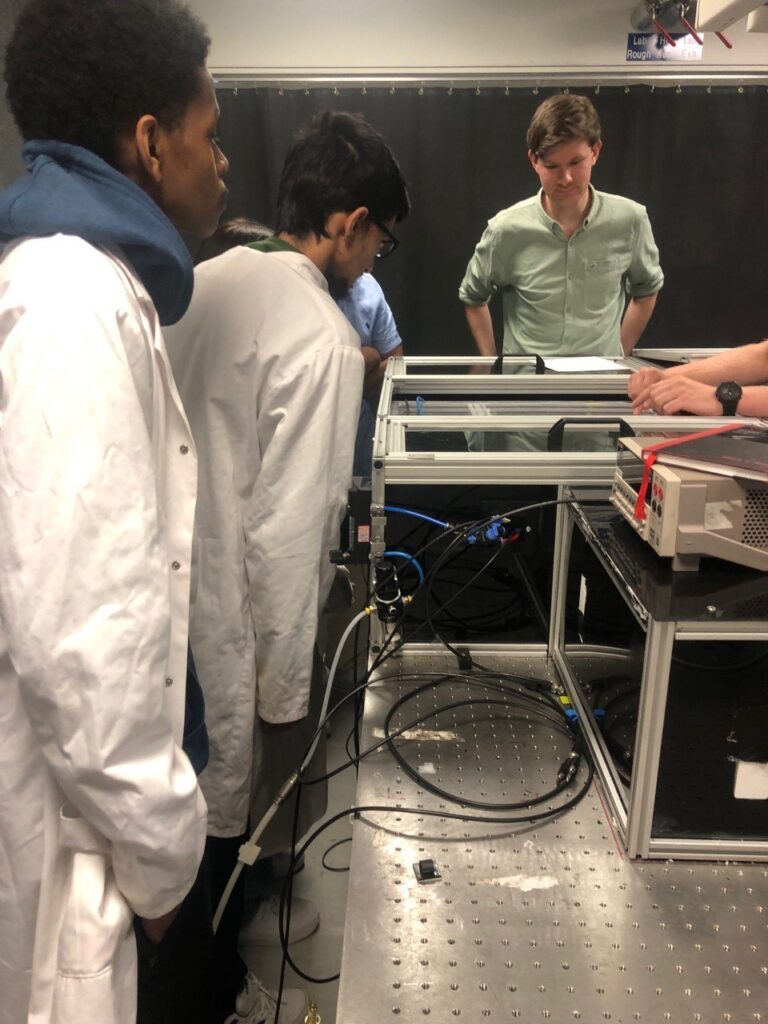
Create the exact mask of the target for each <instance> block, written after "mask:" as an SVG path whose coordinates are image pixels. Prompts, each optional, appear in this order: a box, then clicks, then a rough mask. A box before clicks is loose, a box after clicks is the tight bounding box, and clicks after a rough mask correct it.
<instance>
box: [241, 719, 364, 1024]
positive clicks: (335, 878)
mask: <svg viewBox="0 0 768 1024" xmlns="http://www.w3.org/2000/svg"><path fill="white" fill-rule="evenodd" d="M351 725H352V714H351V708H349V710H348V711H347V712H346V714H343V715H342V716H341V717H340V718H339V720H338V722H336V723H335V724H334V727H333V731H332V733H331V736H330V737H329V739H328V765H329V767H331V768H332V767H335V766H336V765H337V764H340V763H341V761H342V760H346V757H347V755H346V752H345V750H344V741H345V740H346V738H347V735H348V733H349V730H350V728H351ZM354 795H355V773H354V769H353V768H349V769H348V770H347V771H345V772H342V773H340V774H339V775H337V776H336V777H335V778H333V779H331V780H330V782H329V787H328V816H331V815H333V814H334V813H337V812H338V811H341V810H343V809H344V808H345V807H349V806H351V805H352V804H353V802H354ZM350 834H351V826H350V823H349V820H348V818H347V817H344V818H342V819H341V820H339V821H337V822H336V823H335V824H333V825H331V826H330V827H329V828H328V830H327V831H326V832H324V833H323V834H322V835H321V836H320V837H319V838H318V839H317V841H316V842H315V843H314V844H313V846H312V847H310V849H309V850H308V852H307V857H306V866H305V868H304V870H303V871H301V872H299V874H298V875H297V876H296V879H295V882H294V892H295V895H297V896H302V897H304V898H307V899H311V900H313V901H314V902H315V903H316V904H317V905H318V907H319V909H320V927H319V929H318V930H317V931H316V932H315V934H314V935H311V936H310V937H309V938H307V939H303V940H302V941H301V942H296V943H292V944H291V956H292V957H293V959H294V960H295V961H296V963H297V965H298V966H299V967H300V968H301V969H302V970H304V971H305V972H306V973H307V974H310V975H312V976H314V977H327V976H329V975H333V974H337V973H338V971H339V967H340V965H341V948H342V941H343V937H344V914H345V911H346V903H347V879H348V877H349V875H348V873H346V872H344V873H337V872H332V871H326V870H325V869H324V868H323V867H322V864H321V859H322V856H323V853H324V852H325V851H326V850H327V849H328V847H329V846H331V845H332V844H333V843H335V842H336V841H337V840H338V839H342V838H344V837H345V836H349V835H350ZM350 852H351V843H344V844H343V845H341V846H339V847H337V848H336V849H335V850H333V852H332V853H330V854H329V856H328V858H327V859H328V863H330V864H332V865H333V866H334V867H342V866H346V865H348V864H349V856H350ZM240 952H241V954H242V956H243V959H244V960H245V962H246V963H247V965H248V967H249V968H250V969H251V970H252V971H254V973H256V974H257V975H258V976H259V978H261V980H262V981H263V982H264V983H265V984H266V985H269V986H270V987H272V986H274V987H277V983H278V980H279V977H280V964H281V960H282V954H281V951H280V949H279V948H277V947H275V948H272V947H266V946H250V947H247V946H246V947H242V948H241V950H240ZM286 986H290V987H294V988H303V989H304V990H305V991H306V992H307V993H308V994H309V996H310V998H311V999H312V1000H313V1001H314V1002H315V1004H316V1005H317V1008H318V1010H319V1013H320V1021H322V1024H335V1021H336V1001H337V997H338V982H331V983H330V984H327V985H315V984H309V983H308V982H305V981H304V980H303V979H301V978H298V977H297V976H296V975H295V974H294V972H293V971H292V970H291V969H290V968H288V971H287V972H286ZM280 1024H293V1022H289V1021H287V1020H286V1021H284V1020H283V1018H282V1017H281V1018H280Z"/></svg>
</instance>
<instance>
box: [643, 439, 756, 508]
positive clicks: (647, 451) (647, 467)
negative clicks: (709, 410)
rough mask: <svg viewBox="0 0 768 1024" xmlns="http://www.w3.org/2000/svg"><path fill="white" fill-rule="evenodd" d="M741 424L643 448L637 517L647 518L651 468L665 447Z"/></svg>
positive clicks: (668, 440) (667, 440)
mask: <svg viewBox="0 0 768 1024" xmlns="http://www.w3.org/2000/svg"><path fill="white" fill-rule="evenodd" d="M741 426H743V424H742V423H729V424H728V425H727V426H725V427H712V429H711V430H699V431H697V432H696V433H695V434H683V435H681V436H680V437H668V438H667V439H666V441H659V443H658V444H651V445H649V446H648V447H647V448H643V450H642V457H643V477H642V480H641V481H640V490H639V491H638V492H637V501H636V502H635V519H639V520H640V521H641V522H642V521H643V520H644V519H645V496H646V494H647V493H648V487H649V486H650V483H651V470H652V469H653V464H654V462H655V461H656V459H657V458H658V453H659V452H660V451H662V450H663V449H664V448H674V446H675V445H677V444H682V443H683V442H684V441H698V440H699V438H700V437H712V435H713V434H727V433H728V431H729V430H738V429H739V427H741Z"/></svg>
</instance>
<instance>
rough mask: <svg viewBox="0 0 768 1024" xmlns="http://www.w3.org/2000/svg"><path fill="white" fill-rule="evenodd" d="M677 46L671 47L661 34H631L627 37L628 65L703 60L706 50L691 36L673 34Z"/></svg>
mask: <svg viewBox="0 0 768 1024" xmlns="http://www.w3.org/2000/svg"><path fill="white" fill-rule="evenodd" d="M671 35H672V38H673V39H674V40H675V43H676V44H677V45H676V46H671V45H670V44H669V43H668V42H667V40H666V39H665V38H664V36H663V35H661V33H659V32H630V34H629V35H628V36H627V56H626V58H625V60H626V61H627V63H632V64H640V63H643V62H646V61H650V60H701V54H702V51H703V49H704V47H703V46H702V44H701V43H697V42H696V40H695V39H694V38H693V36H691V35H687V34H686V35H682V34H680V33H677V32H673V33H671Z"/></svg>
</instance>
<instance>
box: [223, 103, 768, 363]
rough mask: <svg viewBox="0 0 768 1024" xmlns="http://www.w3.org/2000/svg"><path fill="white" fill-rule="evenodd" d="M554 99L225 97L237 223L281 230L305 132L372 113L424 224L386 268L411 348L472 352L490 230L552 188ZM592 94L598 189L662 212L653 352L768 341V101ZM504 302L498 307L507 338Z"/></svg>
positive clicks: (405, 228)
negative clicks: (470, 316) (472, 316)
mask: <svg viewBox="0 0 768 1024" xmlns="http://www.w3.org/2000/svg"><path fill="white" fill-rule="evenodd" d="M553 91H554V90H544V89H542V90H539V92H538V93H536V94H534V92H533V90H532V89H530V88H529V89H525V90H523V89H509V90H508V91H507V90H505V89H504V88H500V89H496V88H488V89H482V88H481V89H479V90H475V89H465V88H462V89H458V88H455V89H453V90H449V89H448V88H445V87H441V88H426V87H425V88H424V89H418V88H400V87H398V88H389V87H382V88H378V87H377V88H368V89H367V90H366V91H365V92H364V91H363V90H362V88H361V87H359V86H358V87H356V88H348V89H347V88H344V89H342V88H339V89H333V88H328V89H319V88H308V89H306V90H305V89H285V90H279V89H273V88H244V87H240V88H239V89H237V90H234V89H232V88H222V87H220V88H219V92H218V98H219V104H220V106H221V127H220V135H221V138H222V146H223V148H224V151H225V152H226V154H227V156H228V157H229V159H230V163H231V170H230V173H229V176H228V184H229V187H230V201H229V207H228V211H227V216H245V217H251V218H255V219H257V220H260V221H263V222H264V223H266V224H270V225H271V223H272V220H273V210H274V202H275V197H276V193H277V185H278V180H279V175H280V170H281V167H282V162H283V158H284V156H285V153H286V150H287V148H288V146H289V144H290V141H291V138H292V135H293V133H294V132H295V131H296V130H297V129H298V128H300V127H301V126H302V125H303V124H305V123H306V122H307V121H308V120H309V119H310V118H311V117H312V115H313V114H315V113H318V112H319V111H322V110H348V111H351V112H354V113H361V114H363V115H364V116H365V117H366V118H367V119H368V120H369V121H370V122H371V124H373V125H374V126H375V127H376V128H377V129H378V130H379V131H381V132H382V133H383V135H384V136H385V137H386V139H387V140H388V142H389V143H390V145H391V146H392V149H393V150H394V152H395V153H396V155H397V157H398V159H399V161H400V164H401V166H402V168H403V171H404V173H405V176H406V178H407V180H408V183H409V187H410V192H411V200H412V204H413V208H412V212H411V214H410V216H409V217H408V218H407V220H405V221H404V222H403V223H402V224H400V225H399V226H398V227H397V228H396V229H395V233H396V234H397V235H398V237H399V238H400V239H401V245H400V248H399V249H398V250H397V252H396V253H395V254H394V255H393V256H391V257H390V258H389V259H387V260H382V261H379V262H378V263H377V266H376V275H377V277H378V278H379V281H380V282H381V285H382V287H383V288H384V291H385V293H386V295H387V298H388V300H389V303H390V305H391V307H392V310H393V312H394V314H395V317H396V319H397V323H398V326H399V329H400V334H401V336H402V337H403V340H404V343H405V346H406V351H407V352H408V353H410V354H412V355H417V354H418V355H443V354H445V355H459V354H470V353H471V352H473V351H474V347H473V343H472V340H471V337H470V335H469V331H468V329H467V327H466V325H465V321H464V315H463V311H462V306H461V304H460V303H459V301H458V298H457V290H458V286H459V283H460V281H461V279H462V277H463V274H464V270H465V268H466V265H467V262H468V260H469V258H470V257H471V255H472V252H473V250H474V246H475V244H476V242H477V240H478V239H479V238H480V235H481V233H482V231H483V229H484V228H485V225H486V222H487V221H488V219H489V218H490V217H492V216H493V215H494V214H495V213H496V212H498V211H499V210H501V209H503V208H504V207H507V206H511V205H512V204H513V203H515V202H517V201H519V200H520V199H524V198H525V197H526V196H529V195H532V194H533V193H534V192H535V191H536V190H537V188H538V179H537V178H536V176H535V175H534V173H533V171H532V169H531V167H530V165H529V164H528V161H527V158H526V153H525V131H526V128H527V126H528V122H529V120H530V117H531V114H532V113H533V111H534V109H535V107H536V105H537V104H538V103H540V102H541V100H542V99H544V98H545V97H546V96H547V95H550V94H551V93H552V92H553ZM558 91H559V90H558ZM584 91H586V90H584ZM589 94H590V96H591V98H592V99H593V101H594V103H595V105H596V106H597V108H598V111H599V113H600V118H601V121H602V125H603V138H604V147H603V152H602V155H601V157H600V160H599V161H598V164H597V166H596V167H595V170H594V172H593V177H592V180H593V183H594V184H595V185H596V187H597V188H599V189H602V190H603V191H606V192H615V193H618V194H620V195H625V196H629V197H630V198H631V199H635V200H637V201H638V202H640V203H643V204H644V205H645V206H646V207H647V208H648V213H649V216H650V219H651V223H652V225H653V229H654V234H655V236H656V241H657V243H658V246H659V250H660V252H661V264H662V267H663V269H664V273H665V276H666V283H665V285H664V288H663V290H662V292H661V295H660V297H659V302H658V305H657V307H656V312H655V313H654V316H653V319H652V321H651V323H650V325H649V327H648V329H647V330H646V332H645V335H644V336H643V339H642V342H641V345H654V346H690V347H698V346H728V345H735V344H743V343H745V342H749V341H756V340H758V339H760V338H763V337H765V336H766V335H768V295H767V294H766V292H767V291H768V289H766V269H767V267H768V258H767V257H766V252H765V248H766V247H765V236H766V230H767V229H768V90H766V89H765V88H764V87H757V86H745V87H743V88H741V89H738V88H737V87H733V88H731V87H713V88H712V89H711V91H708V90H707V89H706V88H705V87H701V88H698V87H683V88H682V89H681V90H680V91H678V90H676V89H675V88H663V89H661V88H659V89H651V88H650V87H648V86H632V87H623V86H622V87H611V88H603V89H601V90H600V91H599V94H594V91H593V90H589ZM499 306H500V300H499V299H496V300H494V301H493V302H492V304H491V308H492V310H493V312H494V318H495V322H496V324H497V328H498V323H499V308H498V307H499ZM497 337H498V338H500V332H498V331H497Z"/></svg>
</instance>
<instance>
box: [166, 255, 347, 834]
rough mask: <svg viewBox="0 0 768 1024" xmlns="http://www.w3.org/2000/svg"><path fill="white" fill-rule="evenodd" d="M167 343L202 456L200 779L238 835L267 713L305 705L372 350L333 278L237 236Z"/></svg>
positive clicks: (204, 270) (195, 643)
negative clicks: (206, 750)
mask: <svg viewBox="0 0 768 1024" xmlns="http://www.w3.org/2000/svg"><path fill="white" fill-rule="evenodd" d="M166 340H167V343H168V352H169V355H170V357H171V363H172V365H173V370H174V375H175V377H176V381H177V383H178V386H179V392H180V394H181V397H182V400H183V402H184V407H185V409H186V410H187V415H188V416H189V422H190V425H191V427H192V433H193V435H194V438H195V443H196V445H197V452H198V458H199V486H198V505H197V516H196V520H195V553H194V559H193V583H192V611H191V619H190V636H191V641H192V650H193V653H194V655H195V664H196V666H197V670H198V674H199V676H200V682H201V684H202V687H203V691H204V693H205V699H206V721H207V723H208V730H209V736H210V742H211V759H210V761H209V764H208V768H207V769H206V771H205V774H204V775H203V778H202V780H201V781H202V785H203V789H204V791H205V795H206V800H207V801H208V807H209V825H208V830H209V833H210V834H211V835H216V836H236V835H239V834H241V833H242V832H243V831H244V829H245V827H246V822H247V819H248V807H249V796H250V790H251V783H252V764H253V760H254V744H258V743H259V741H260V734H259V728H258V721H257V720H256V716H257V714H258V716H260V717H261V718H263V719H264V720H266V721H269V722H275V723H282V722H293V721H297V720H298V719H301V718H302V717H303V716H304V715H306V713H307V707H308V702H309V692H310V679H311V674H312V653H313V647H314V643H315V637H316V633H317V617H318V609H319V606H320V605H321V604H322V603H323V602H324V601H325V597H326V596H327V593H328V590H329V589H330V585H331V582H332V580H333V574H334V569H333V566H332V565H331V564H330V563H329V561H328V553H329V551H330V549H332V548H336V547H338V545H339V527H340V524H341V519H342V516H343V512H344V508H345V504H346V500H347V492H348V488H349V483H350V480H351V474H352V454H353V447H354V439H355V425H356V423H357V415H358V411H359V409H360V396H361V394H362V381H363V359H362V356H361V354H360V341H359V338H358V336H357V334H356V333H355V331H354V330H353V328H352V327H351V326H350V325H349V323H348V321H347V320H346V318H345V317H344V315H343V314H342V313H341V312H340V310H339V309H338V307H337V306H336V304H335V303H334V301H333V300H332V299H331V297H330V295H329V294H328V286H327V283H326V280H325V278H324V277H323V275H322V274H321V273H320V271H319V270H318V269H317V267H316V266H315V265H314V264H313V263H312V262H311V261H310V260H309V259H307V258H306V257H305V256H303V255H301V254H300V253H298V252H293V251H291V252H271V253H261V252H256V251H254V250H252V249H247V248H243V247H238V248H236V249H232V250H230V251H229V252H227V253H224V255H222V256H219V257H218V258H217V259H214V260H210V261H208V262H206V263H203V264H201V265H200V266H199V267H198V268H197V270H196V273H195V294H194V297H193V299H192V304H191V306H190V309H189V311H188V312H187V314H186V315H185V316H184V318H183V319H182V320H181V321H180V323H179V324H177V325H176V326H175V327H174V328H172V329H170V330H169V331H168V332H167V334H166ZM257 754H258V751H257ZM257 761H258V757H257ZM295 767H298V765H296V766H295ZM282 781H284V780H282V779H280V780H273V782H274V783H279V782H282ZM254 784H255V785H256V786H261V785H262V784H263V780H262V779H257V780H255V782H254Z"/></svg>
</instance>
